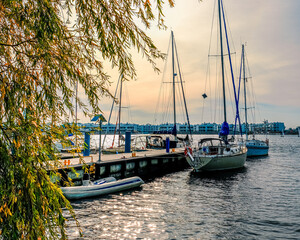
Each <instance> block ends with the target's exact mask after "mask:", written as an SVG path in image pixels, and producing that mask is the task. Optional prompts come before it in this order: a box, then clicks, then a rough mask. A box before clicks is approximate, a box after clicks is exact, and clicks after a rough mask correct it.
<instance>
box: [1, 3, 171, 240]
mask: <svg viewBox="0 0 300 240" xmlns="http://www.w3.org/2000/svg"><path fill="white" fill-rule="evenodd" d="M163 5H164V2H163V1H160V0H153V1H152V3H151V2H150V1H149V0H118V1H116V0H89V1H86V0H64V1H63V0H61V1H60V0H52V1H50V0H2V1H1V2H0V193H1V195H0V235H1V236H2V238H3V239H23V238H24V239H38V238H39V237H41V238H42V239H43V238H49V239H56V238H57V237H58V236H59V237H60V238H63V239H64V238H66V232H65V219H64V216H63V212H62V208H67V209H69V211H71V213H72V214H73V212H72V207H71V205H70V204H69V202H68V201H67V200H66V199H65V198H64V196H63V195H62V193H61V191H60V189H59V188H58V186H57V185H56V184H53V183H52V182H51V181H50V179H49V175H48V174H47V169H49V167H50V165H51V164H52V163H53V161H57V157H56V155H55V152H54V149H53V144H54V142H55V141H61V140H64V138H65V129H64V128H62V127H61V124H62V122H63V121H64V120H66V119H67V118H68V114H69V112H70V111H71V113H72V115H73V116H74V106H73V105H72V100H73V99H74V98H77V99H76V101H77V103H78V105H79V106H80V107H81V108H82V109H83V111H84V112H85V113H86V114H88V113H89V111H88V109H89V106H90V107H91V108H92V109H93V113H98V112H100V109H99V107H98V106H99V99H100V98H99V96H103V95H110V93H109V91H108V89H107V87H108V84H109V76H108V75H107V73H106V72H105V69H104V68H103V63H104V61H109V62H110V63H111V64H112V66H113V67H117V68H118V70H119V72H120V73H123V74H124V76H126V77H127V78H132V77H134V76H135V69H134V65H133V62H132V58H131V55H130V52H129V49H130V48H131V47H135V48H136V49H137V50H138V51H139V52H141V54H143V55H144V56H145V57H146V58H147V60H148V61H149V62H150V63H151V64H152V65H153V67H154V69H156V66H155V62H154V60H155V58H159V57H162V54H161V53H160V52H159V51H158V49H157V48H156V47H155V45H154V43H153V42H152V40H151V39H150V38H149V37H148V36H147V35H146V34H145V32H144V31H142V30H141V29H140V28H139V27H138V25H137V24H136V22H137V21H140V22H142V23H143V24H144V25H145V26H146V27H147V28H149V27H150V24H151V22H153V21H154V20H155V22H156V23H157V25H158V27H160V28H161V27H164V23H163V13H162V7H163ZM169 5H171V6H173V0H169ZM156 19H157V21H156ZM69 21H70V23H69ZM77 84H78V85H79V86H81V88H82V89H83V90H84V92H85V96H84V97H86V98H87V105H85V104H84V101H82V99H81V97H79V96H76V94H75V89H76V87H77Z"/></svg>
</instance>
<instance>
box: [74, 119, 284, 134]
mask: <svg viewBox="0 0 300 240" xmlns="http://www.w3.org/2000/svg"><path fill="white" fill-rule="evenodd" d="M78 126H79V127H80V130H81V131H94V130H96V129H97V128H98V127H99V125H98V124H95V123H78ZM173 127H174V125H173V123H164V124H159V125H152V124H149V123H148V124H134V123H121V124H120V128H121V133H123V134H124V133H125V132H127V131H129V132H132V133H141V134H151V133H153V132H157V131H172V130H173ZM118 128H119V126H117V129H116V124H112V123H110V124H103V125H102V132H106V131H107V133H109V134H113V133H114V132H115V131H118ZM241 128H242V132H243V133H245V129H246V127H245V124H244V123H243V124H242V126H241ZM248 128H249V132H250V133H266V132H268V133H282V131H284V130H285V126H284V123H283V122H273V123H266V124H265V123H251V124H249V125H248ZM176 129H177V133H178V134H186V133H189V126H188V124H187V123H183V124H182V123H177V124H176ZM220 129H221V124H217V123H202V124H194V125H191V130H192V133H194V134H218V132H219V131H220ZM229 130H230V132H233V131H234V124H229ZM239 131H240V130H239V128H238V127H237V128H236V133H237V134H238V133H239Z"/></svg>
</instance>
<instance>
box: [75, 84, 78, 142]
mask: <svg viewBox="0 0 300 240" xmlns="http://www.w3.org/2000/svg"><path fill="white" fill-rule="evenodd" d="M77 98H78V80H77V81H76V90H75V124H76V130H77V112H78V103H77ZM75 145H76V147H77V132H76V136H75Z"/></svg>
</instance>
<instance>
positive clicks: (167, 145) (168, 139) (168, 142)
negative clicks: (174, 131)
mask: <svg viewBox="0 0 300 240" xmlns="http://www.w3.org/2000/svg"><path fill="white" fill-rule="evenodd" d="M166 152H167V153H169V152H170V138H169V137H167V138H166Z"/></svg>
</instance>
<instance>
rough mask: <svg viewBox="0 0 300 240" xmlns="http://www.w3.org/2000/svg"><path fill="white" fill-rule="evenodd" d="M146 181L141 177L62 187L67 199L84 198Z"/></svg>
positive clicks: (118, 190) (139, 184)
mask: <svg viewBox="0 0 300 240" xmlns="http://www.w3.org/2000/svg"><path fill="white" fill-rule="evenodd" d="M143 183H144V181H143V180H142V179H141V178H139V177H131V178H126V179H122V180H118V181H114V182H108V183H103V184H100V185H89V186H75V187H61V190H62V192H63V194H64V195H65V196H66V198H67V199H70V200H72V199H82V198H89V197H96V196H101V195H105V194H110V193H115V192H120V191H124V190H128V189H132V188H136V187H139V186H141V185H142V184H143Z"/></svg>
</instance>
